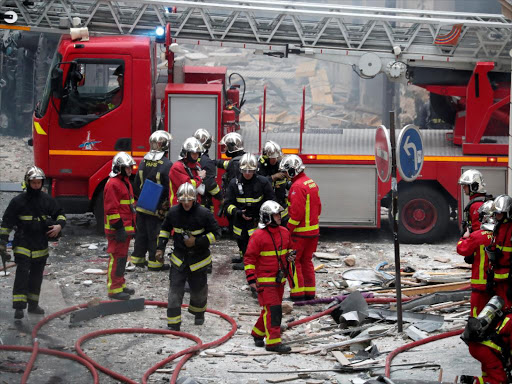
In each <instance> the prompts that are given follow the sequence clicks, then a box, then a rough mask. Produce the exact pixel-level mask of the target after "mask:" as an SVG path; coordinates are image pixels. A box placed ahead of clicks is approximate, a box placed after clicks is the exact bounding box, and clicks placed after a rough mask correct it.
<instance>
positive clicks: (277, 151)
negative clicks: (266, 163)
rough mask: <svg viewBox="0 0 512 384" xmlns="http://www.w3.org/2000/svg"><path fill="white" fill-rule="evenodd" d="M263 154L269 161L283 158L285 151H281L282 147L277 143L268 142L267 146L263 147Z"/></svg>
mask: <svg viewBox="0 0 512 384" xmlns="http://www.w3.org/2000/svg"><path fill="white" fill-rule="evenodd" d="M261 154H262V155H263V156H265V157H267V158H269V159H278V158H280V157H282V156H283V151H281V146H280V145H279V144H277V143H276V142H275V141H272V140H268V141H267V142H266V143H265V145H263V150H262V151H261Z"/></svg>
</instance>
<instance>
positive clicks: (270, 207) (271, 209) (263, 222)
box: [258, 200, 284, 229]
mask: <svg viewBox="0 0 512 384" xmlns="http://www.w3.org/2000/svg"><path fill="white" fill-rule="evenodd" d="M283 210H284V209H283V207H281V205H279V204H278V203H276V202H275V201H273V200H267V201H265V202H264V203H263V204H262V205H261V208H260V222H259V223H258V227H259V228H261V229H263V228H265V227H266V226H267V225H269V224H270V223H271V222H272V215H274V214H276V213H281V212H282V211H283Z"/></svg>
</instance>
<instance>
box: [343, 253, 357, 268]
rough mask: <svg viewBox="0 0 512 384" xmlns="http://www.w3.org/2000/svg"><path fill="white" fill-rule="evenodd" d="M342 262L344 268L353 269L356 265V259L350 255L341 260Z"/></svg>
mask: <svg viewBox="0 0 512 384" xmlns="http://www.w3.org/2000/svg"><path fill="white" fill-rule="evenodd" d="M343 262H344V263H345V265H346V266H348V267H353V266H354V265H356V257H355V256H354V255H350V256H348V257H345V258H344V259H343Z"/></svg>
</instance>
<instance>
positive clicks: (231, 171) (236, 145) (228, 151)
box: [217, 132, 245, 191]
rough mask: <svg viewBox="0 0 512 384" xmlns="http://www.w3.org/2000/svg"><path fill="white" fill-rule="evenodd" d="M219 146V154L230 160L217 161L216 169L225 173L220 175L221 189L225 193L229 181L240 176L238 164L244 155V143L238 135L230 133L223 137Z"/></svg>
mask: <svg viewBox="0 0 512 384" xmlns="http://www.w3.org/2000/svg"><path fill="white" fill-rule="evenodd" d="M219 144H220V149H221V152H222V153H224V154H225V155H226V156H227V157H229V158H230V160H221V159H219V160H217V168H220V169H224V170H225V171H226V173H224V175H222V189H223V190H224V191H226V190H227V188H228V186H229V183H230V181H231V180H233V179H234V178H236V177H237V176H239V174H240V172H239V162H240V160H241V159H242V156H243V155H244V154H245V151H244V141H243V140H242V136H240V134H239V133H236V132H231V133H228V134H227V135H226V136H224V137H223V138H222V139H221V140H220V142H219Z"/></svg>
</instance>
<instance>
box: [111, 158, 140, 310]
mask: <svg viewBox="0 0 512 384" xmlns="http://www.w3.org/2000/svg"><path fill="white" fill-rule="evenodd" d="M134 165H135V161H134V160H133V158H132V157H131V156H130V155H129V154H127V153H126V152H119V153H118V154H117V155H115V156H114V158H113V160H112V172H110V175H109V176H110V178H109V179H108V181H107V184H105V190H104V192H103V209H104V211H105V234H106V235H107V241H108V247H107V252H108V254H109V255H110V259H109V262H108V272H107V290H108V296H109V297H110V298H112V299H117V300H128V299H129V298H130V295H133V294H134V293H135V290H133V289H131V288H127V287H126V281H125V279H124V271H125V267H126V260H127V258H128V247H129V246H130V239H131V237H132V236H133V235H134V233H135V207H134V205H135V199H134V197H133V189H132V185H131V184H130V179H129V177H130V175H131V174H132V166H134Z"/></svg>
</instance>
